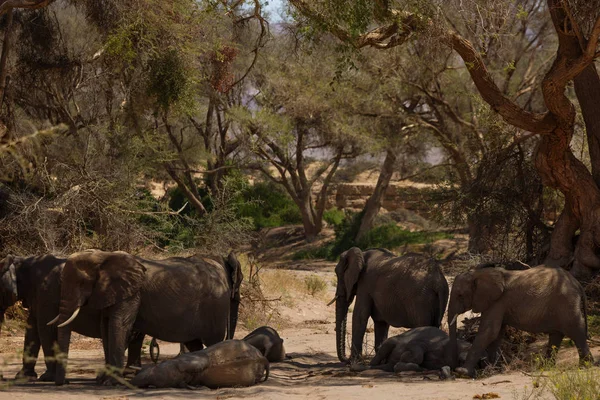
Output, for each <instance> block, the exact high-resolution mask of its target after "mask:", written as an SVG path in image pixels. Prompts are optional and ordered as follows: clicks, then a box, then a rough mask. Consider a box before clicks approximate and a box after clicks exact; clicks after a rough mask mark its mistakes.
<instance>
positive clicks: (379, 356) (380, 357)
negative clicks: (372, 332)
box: [371, 340, 396, 372]
mask: <svg viewBox="0 0 600 400" xmlns="http://www.w3.org/2000/svg"><path fill="white" fill-rule="evenodd" d="M395 348H396V343H394V342H393V341H391V340H390V341H387V342H384V343H383V344H382V345H381V347H380V348H379V349H378V350H377V353H376V354H375V357H373V359H372V360H371V366H372V367H375V366H377V365H383V364H385V363H387V362H388V361H389V357H390V354H392V352H393V351H394V349H395ZM390 365H392V367H393V364H390ZM392 369H393V368H392ZM390 372H391V371H390Z"/></svg>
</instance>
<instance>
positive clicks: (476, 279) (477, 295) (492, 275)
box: [473, 268, 504, 312]
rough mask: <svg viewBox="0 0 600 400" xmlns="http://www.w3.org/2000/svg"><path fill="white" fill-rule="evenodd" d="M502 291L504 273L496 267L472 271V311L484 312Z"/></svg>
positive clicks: (498, 297)
mask: <svg viewBox="0 0 600 400" xmlns="http://www.w3.org/2000/svg"><path fill="white" fill-rule="evenodd" d="M502 293H504V274H503V273H502V271H501V270H499V269H497V268H485V269H483V270H478V271H475V272H474V273H473V312H484V311H486V310H487V309H488V308H490V307H491V306H492V304H494V303H495V302H496V301H497V300H498V299H500V297H501V296H502Z"/></svg>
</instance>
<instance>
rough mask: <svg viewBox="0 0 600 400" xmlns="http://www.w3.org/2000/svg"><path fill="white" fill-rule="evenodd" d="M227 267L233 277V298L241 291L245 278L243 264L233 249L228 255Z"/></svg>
mask: <svg viewBox="0 0 600 400" xmlns="http://www.w3.org/2000/svg"><path fill="white" fill-rule="evenodd" d="M225 267H226V268H227V273H228V274H229V277H230V278H231V298H234V297H235V295H236V293H239V291H240V286H241V284H242V281H243V280H244V274H243V273H242V266H241V265H240V262H239V261H238V259H237V257H236V256H235V253H234V252H233V251H232V252H231V253H229V255H228V256H227V259H226V260H225Z"/></svg>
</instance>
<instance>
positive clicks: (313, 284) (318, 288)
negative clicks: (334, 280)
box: [304, 275, 327, 297]
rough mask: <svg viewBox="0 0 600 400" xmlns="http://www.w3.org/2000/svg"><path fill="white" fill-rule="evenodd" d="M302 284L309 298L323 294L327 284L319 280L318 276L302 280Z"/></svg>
mask: <svg viewBox="0 0 600 400" xmlns="http://www.w3.org/2000/svg"><path fill="white" fill-rule="evenodd" d="M304 284H305V285H306V291H307V292H308V294H310V295H311V296H313V297H314V296H315V295H317V294H318V293H321V292H324V291H325V289H326V288H327V282H325V281H324V280H323V279H321V278H320V277H319V276H318V275H310V276H307V277H306V278H304Z"/></svg>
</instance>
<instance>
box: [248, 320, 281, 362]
mask: <svg viewBox="0 0 600 400" xmlns="http://www.w3.org/2000/svg"><path fill="white" fill-rule="evenodd" d="M243 340H244V341H245V342H246V343H249V344H251V345H252V346H254V347H256V348H257V349H258V350H259V351H260V352H261V353H262V355H263V356H265V357H266V358H267V360H269V362H279V361H283V360H285V349H284V348H283V339H282V338H280V337H279V334H278V333H277V331H276V330H275V329H273V328H271V327H270V326H261V327H260V328H256V329H255V330H254V331H252V332H250V333H249V334H248V335H246V337H245V338H244V339H243Z"/></svg>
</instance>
